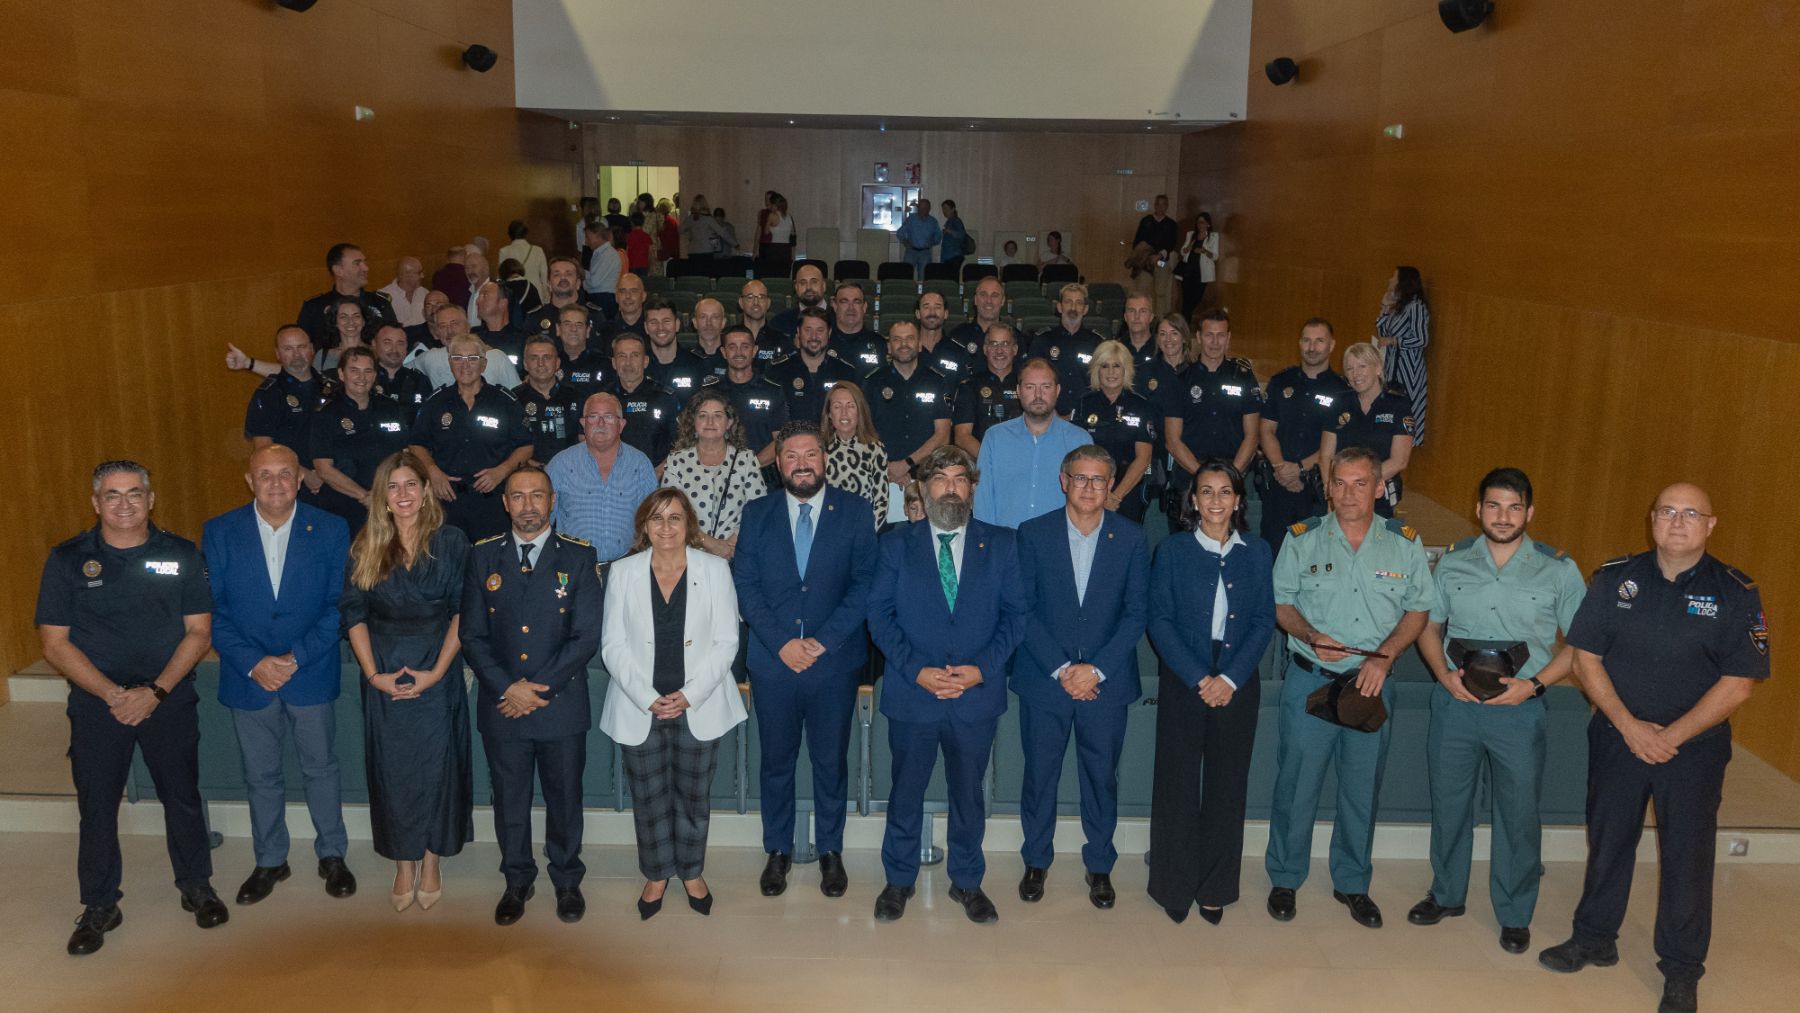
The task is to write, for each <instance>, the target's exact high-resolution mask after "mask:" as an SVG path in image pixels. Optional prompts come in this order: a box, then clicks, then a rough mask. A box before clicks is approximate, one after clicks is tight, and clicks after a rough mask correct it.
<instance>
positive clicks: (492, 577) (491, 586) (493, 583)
mask: <svg viewBox="0 0 1800 1013" xmlns="http://www.w3.org/2000/svg"><path fill="white" fill-rule="evenodd" d="M487 589H488V590H489V591H498V590H500V575H499V574H497V573H490V574H488V579H487Z"/></svg>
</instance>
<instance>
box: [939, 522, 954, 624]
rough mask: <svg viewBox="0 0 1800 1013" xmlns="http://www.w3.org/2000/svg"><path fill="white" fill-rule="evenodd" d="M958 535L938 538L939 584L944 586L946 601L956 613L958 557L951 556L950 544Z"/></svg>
mask: <svg viewBox="0 0 1800 1013" xmlns="http://www.w3.org/2000/svg"><path fill="white" fill-rule="evenodd" d="M955 540H956V535H954V534H948V535H939V536H938V583H939V584H942V585H943V586H944V601H945V602H946V603H948V604H949V606H950V611H952V612H955V611H956V557H955V556H952V555H951V554H950V543H951V542H953V541H955Z"/></svg>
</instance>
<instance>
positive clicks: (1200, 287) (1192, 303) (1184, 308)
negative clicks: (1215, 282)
mask: <svg viewBox="0 0 1800 1013" xmlns="http://www.w3.org/2000/svg"><path fill="white" fill-rule="evenodd" d="M1188 270H1189V271H1191V272H1192V273H1193V280H1192V281H1189V280H1188V279H1187V278H1185V277H1184V278H1182V279H1181V317H1182V319H1184V320H1186V321H1187V322H1188V323H1189V325H1192V324H1193V322H1194V311H1195V310H1197V309H1199V308H1200V303H1201V302H1203V301H1204V300H1205V299H1206V282H1204V281H1201V280H1200V268H1198V267H1194V266H1190V267H1189V268H1188Z"/></svg>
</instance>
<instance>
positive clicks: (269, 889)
mask: <svg viewBox="0 0 1800 1013" xmlns="http://www.w3.org/2000/svg"><path fill="white" fill-rule="evenodd" d="M291 873H292V870H290V869H289V868H288V864H287V863H286V862H283V863H281V864H280V865H259V866H257V867H256V868H254V869H251V870H250V877H249V878H248V879H246V880H244V885H243V886H240V887H238V892H237V902H238V903H239V904H254V903H256V902H257V901H259V900H263V899H264V898H266V897H268V896H269V894H271V893H274V892H275V884H276V883H279V882H281V881H282V880H284V879H286V878H288V876H289V875H291Z"/></svg>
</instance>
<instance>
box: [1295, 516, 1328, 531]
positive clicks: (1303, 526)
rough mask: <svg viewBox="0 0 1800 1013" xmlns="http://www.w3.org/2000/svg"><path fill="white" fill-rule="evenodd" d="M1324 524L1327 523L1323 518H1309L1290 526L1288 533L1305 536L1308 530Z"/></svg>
mask: <svg viewBox="0 0 1800 1013" xmlns="http://www.w3.org/2000/svg"><path fill="white" fill-rule="evenodd" d="M1323 523H1325V518H1323V517H1309V518H1307V519H1306V520H1303V521H1300V522H1299V523H1297V524H1290V525H1288V533H1289V534H1292V535H1304V534H1306V532H1307V531H1308V530H1310V529H1312V528H1316V527H1318V526H1319V525H1320V524H1323Z"/></svg>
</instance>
